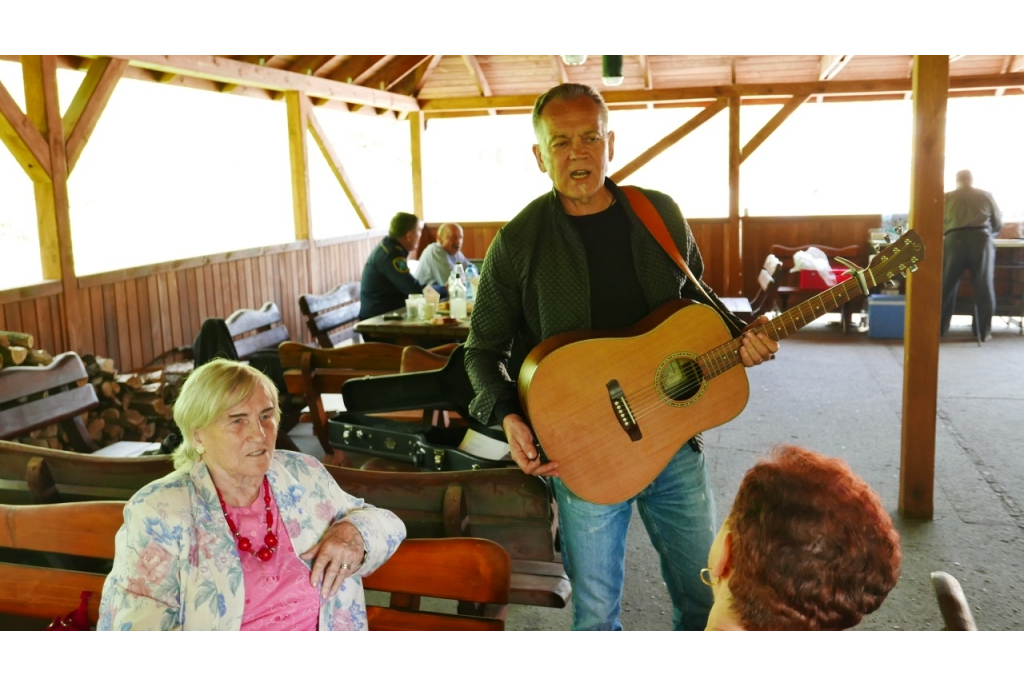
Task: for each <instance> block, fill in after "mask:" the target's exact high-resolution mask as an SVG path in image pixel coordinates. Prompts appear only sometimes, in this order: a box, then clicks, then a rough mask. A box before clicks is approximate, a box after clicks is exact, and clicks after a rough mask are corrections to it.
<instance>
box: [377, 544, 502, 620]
mask: <svg viewBox="0 0 1024 685" xmlns="http://www.w3.org/2000/svg"><path fill="white" fill-rule="evenodd" d="M511 581H512V564H511V560H510V559H509V556H508V553H507V552H506V551H505V550H504V549H502V548H501V546H500V545H498V544H496V543H494V542H491V541H490V540H480V539H476V538H450V539H435V540H406V541H405V542H403V543H402V544H401V545H400V546H399V547H398V549H397V550H396V551H395V554H394V555H393V556H392V557H391V558H390V559H388V561H387V562H386V563H385V564H384V565H383V566H381V567H380V568H379V569H377V570H376V571H374V572H373V573H372V574H370V575H368V576H366V577H365V578H363V587H365V588H366V589H367V590H376V591H378V592H390V593H391V600H390V606H388V607H378V606H368V607H367V608H366V615H367V623H368V625H369V628H370V630H504V628H505V622H504V621H503V620H501V619H497V618H485V617H482V616H465V615H458V614H440V613H434V612H428V611H420V610H419V598H420V597H421V596H427V597H437V598H440V599H454V600H458V601H459V602H475V603H480V604H498V605H501V604H508V602H509V588H510V585H511Z"/></svg>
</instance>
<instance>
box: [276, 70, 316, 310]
mask: <svg viewBox="0 0 1024 685" xmlns="http://www.w3.org/2000/svg"><path fill="white" fill-rule="evenodd" d="M285 106H286V107H287V108H288V157H289V159H290V160H291V171H292V214H293V216H294V218H295V239H296V240H305V241H307V242H308V243H309V247H308V248H307V250H306V257H307V259H308V267H309V268H308V272H309V281H308V285H309V292H310V293H312V294H316V293H319V292H321V291H322V288H321V286H322V284H321V283H320V263H319V261H318V260H317V255H316V245H315V244H314V241H313V232H312V225H311V222H310V216H309V215H310V212H309V148H308V146H307V145H306V128H307V127H308V126H309V108H310V104H309V99H308V98H307V97H306V94H305V93H300V92H298V91H295V90H289V91H287V92H286V93H285Z"/></svg>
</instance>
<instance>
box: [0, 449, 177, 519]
mask: <svg viewBox="0 0 1024 685" xmlns="http://www.w3.org/2000/svg"><path fill="white" fill-rule="evenodd" d="M173 469H174V467H173V465H172V463H171V460H170V458H169V457H166V456H158V457H133V458H131V459H125V458H123V457H95V456H92V455H88V454H77V453H75V452H65V451H63V450H51V449H46V448H43V447H32V446H30V445H22V444H19V443H16V442H7V441H4V440H0V502H4V503H10V504H29V503H31V504H46V503H56V502H73V501H84V500H127V499H128V498H129V497H131V496H132V495H134V494H135V493H136V492H138V491H139V490H140V489H141V488H142V487H143V486H145V485H147V484H149V483H152V482H153V481H154V480H156V479H158V478H161V477H163V476H166V475H167V474H168V473H170V472H171V471H172V470H173Z"/></svg>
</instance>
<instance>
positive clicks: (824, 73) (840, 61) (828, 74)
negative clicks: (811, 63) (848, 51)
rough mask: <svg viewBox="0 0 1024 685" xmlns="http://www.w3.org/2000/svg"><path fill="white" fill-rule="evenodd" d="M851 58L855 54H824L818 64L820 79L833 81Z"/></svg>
mask: <svg viewBox="0 0 1024 685" xmlns="http://www.w3.org/2000/svg"><path fill="white" fill-rule="evenodd" d="M851 59H853V55H822V56H821V60H820V62H819V64H818V80H819V81H831V80H832V79H834V78H835V76H836V74H838V73H839V72H840V71H842V70H843V67H845V66H846V65H847V64H849V63H850V60H851Z"/></svg>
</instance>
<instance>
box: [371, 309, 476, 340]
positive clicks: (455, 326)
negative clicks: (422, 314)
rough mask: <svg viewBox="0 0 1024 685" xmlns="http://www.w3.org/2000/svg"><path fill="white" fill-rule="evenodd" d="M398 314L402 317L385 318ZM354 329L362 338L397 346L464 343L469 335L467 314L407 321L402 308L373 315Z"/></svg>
mask: <svg viewBox="0 0 1024 685" xmlns="http://www.w3.org/2000/svg"><path fill="white" fill-rule="evenodd" d="M393 314H401V315H402V318H401V319H388V318H385V317H388V316H391V315H393ZM355 330H356V332H357V333H359V334H360V335H361V336H363V340H366V341H368V342H370V341H379V342H392V343H395V344H397V345H419V346H420V347H434V346H436V345H443V344H444V343H448V342H466V338H468V337H469V317H467V318H465V319H463V320H462V321H456V322H453V323H445V324H433V323H430V322H429V321H408V320H406V318H405V307H402V308H401V309H396V310H395V311H393V312H388V313H387V314H381V315H380V316H374V317H372V318H369V319H365V320H363V321H360V322H359V323H357V324H356V325H355Z"/></svg>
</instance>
